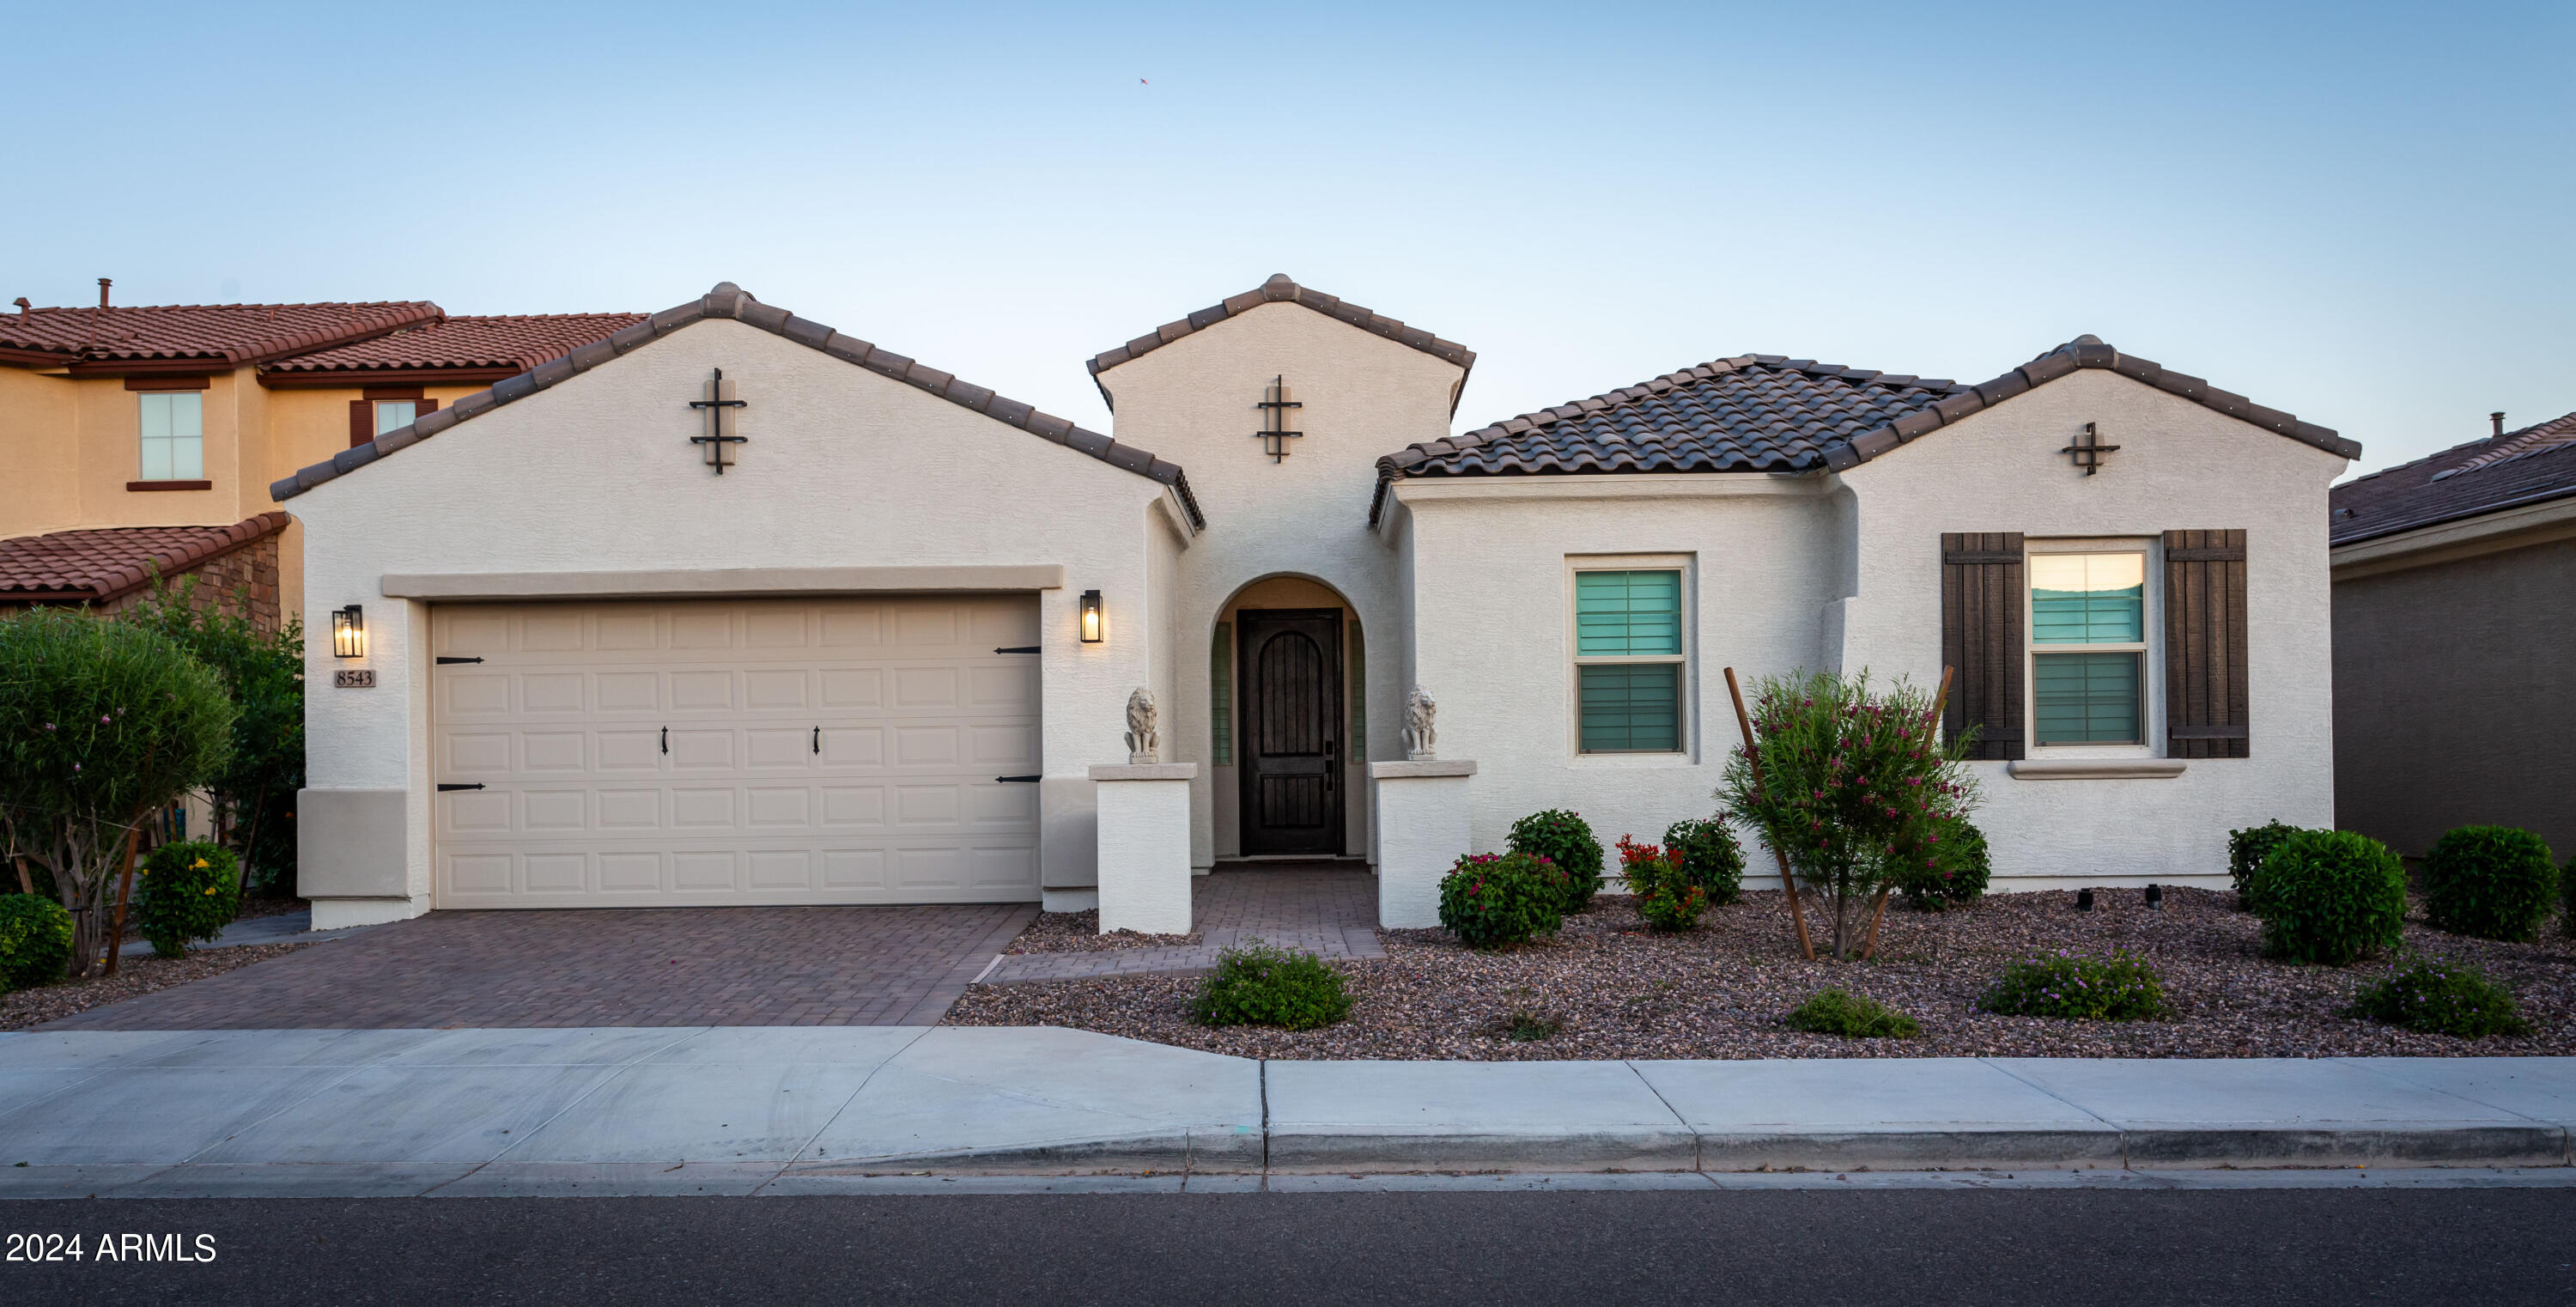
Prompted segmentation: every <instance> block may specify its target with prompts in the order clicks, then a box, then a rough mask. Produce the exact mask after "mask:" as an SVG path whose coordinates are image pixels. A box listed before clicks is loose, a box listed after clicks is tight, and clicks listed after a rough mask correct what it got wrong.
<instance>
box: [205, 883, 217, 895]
mask: <svg viewBox="0 0 2576 1307" xmlns="http://www.w3.org/2000/svg"><path fill="white" fill-rule="evenodd" d="M214 892H215V887H214V886H212V885H208V886H207V887H206V893H208V894H210V895H211V894H213V893H214Z"/></svg>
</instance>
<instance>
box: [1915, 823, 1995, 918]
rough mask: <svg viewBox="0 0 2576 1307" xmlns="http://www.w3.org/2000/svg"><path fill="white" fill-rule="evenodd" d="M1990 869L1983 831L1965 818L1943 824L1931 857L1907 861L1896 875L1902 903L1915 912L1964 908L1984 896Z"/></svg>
mask: <svg viewBox="0 0 2576 1307" xmlns="http://www.w3.org/2000/svg"><path fill="white" fill-rule="evenodd" d="M1990 874H1991V868H1990V867H1989V865H1988V863H1987V860H1986V833H1985V832H1984V831H1981V830H1978V829H1977V828H1976V827H1975V826H1973V825H1970V824H1969V823H1967V822H1965V821H1953V822H1948V823H1945V824H1944V826H1943V829H1942V831H1941V833H1940V835H1939V837H1938V839H1937V841H1936V842H1935V843H1934V844H1933V846H1932V852H1931V856H1929V857H1926V858H1924V859H1923V860H1922V861H1921V862H1920V863H1915V864H1909V865H1908V866H1907V867H1906V868H1905V870H1904V871H1903V872H1902V873H1901V874H1899V875H1898V876H1897V878H1896V887H1897V888H1898V889H1900V890H1903V891H1905V906H1907V907H1909V908H1912V909H1914V910H1915V911H1917V912H1942V911H1946V910H1948V909H1950V908H1964V907H1966V906H1967V905H1969V904H1971V903H1974V902H1976V901H1977V900H1978V899H1981V898H1984V897H1985V895H1986V880H1987V877H1988V876H1989V875H1990Z"/></svg>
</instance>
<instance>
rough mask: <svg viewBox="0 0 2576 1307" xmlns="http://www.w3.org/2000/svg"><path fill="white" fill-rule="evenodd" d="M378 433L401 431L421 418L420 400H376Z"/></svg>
mask: <svg viewBox="0 0 2576 1307" xmlns="http://www.w3.org/2000/svg"><path fill="white" fill-rule="evenodd" d="M375 403H376V434H377V435H380V436H381V435H385V434H388V433H390V432H395V431H400V430H402V429H403V428H404V427H407V426H410V425H411V424H412V423H414V422H416V421H418V420H420V401H419V400H416V399H380V400H377V401H376V402H375Z"/></svg>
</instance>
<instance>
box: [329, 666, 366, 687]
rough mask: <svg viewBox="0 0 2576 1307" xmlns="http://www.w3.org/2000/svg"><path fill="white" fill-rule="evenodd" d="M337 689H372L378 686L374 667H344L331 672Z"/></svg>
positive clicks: (332, 685) (333, 684)
mask: <svg viewBox="0 0 2576 1307" xmlns="http://www.w3.org/2000/svg"><path fill="white" fill-rule="evenodd" d="M331 688H333V689H335V690H372V689H374V688H376V671H375V669H374V668H372V667H353V668H344V669H342V670H340V671H336V672H333V673H331Z"/></svg>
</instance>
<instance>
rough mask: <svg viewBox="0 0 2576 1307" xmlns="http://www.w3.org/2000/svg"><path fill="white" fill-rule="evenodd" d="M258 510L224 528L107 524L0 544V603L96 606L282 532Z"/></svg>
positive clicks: (281, 519) (281, 523) (270, 515)
mask: <svg viewBox="0 0 2576 1307" xmlns="http://www.w3.org/2000/svg"><path fill="white" fill-rule="evenodd" d="M286 523H287V516H286V514H284V513H280V512H274V511H272V512H266V513H262V514H260V515H259V516H257V517H254V518H252V519H250V520H249V521H247V522H236V523H234V524H233V525H231V526H109V527H95V528H92V529H89V530H83V531H56V532H53V533H52V534H50V535H39V536H19V537H17V538H15V539H11V540H0V603H5V602H12V601H15V602H27V601H46V602H54V603H65V602H88V603H100V602H104V601H106V600H109V599H114V598H116V597H118V596H119V595H123V594H126V593H128V592H130V591H134V590H140V589H142V588H143V587H144V586H146V585H149V584H151V581H152V576H153V574H154V573H155V571H157V572H158V573H159V574H160V575H161V576H164V577H171V576H177V575H178V574H179V573H181V572H184V571H187V570H188V569H189V568H192V567H195V566H196V565H198V564H199V563H203V562H205V561H206V560H207V559H210V558H214V557H217V556H219V555H222V554H228V553H231V552H232V551H233V550H236V549H239V548H241V547H242V546H244V545H247V544H250V543H252V542H254V541H257V540H259V539H261V538H263V537H266V536H270V535H274V534H276V533H277V532H279V531H283V530H285V529H286Z"/></svg>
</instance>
